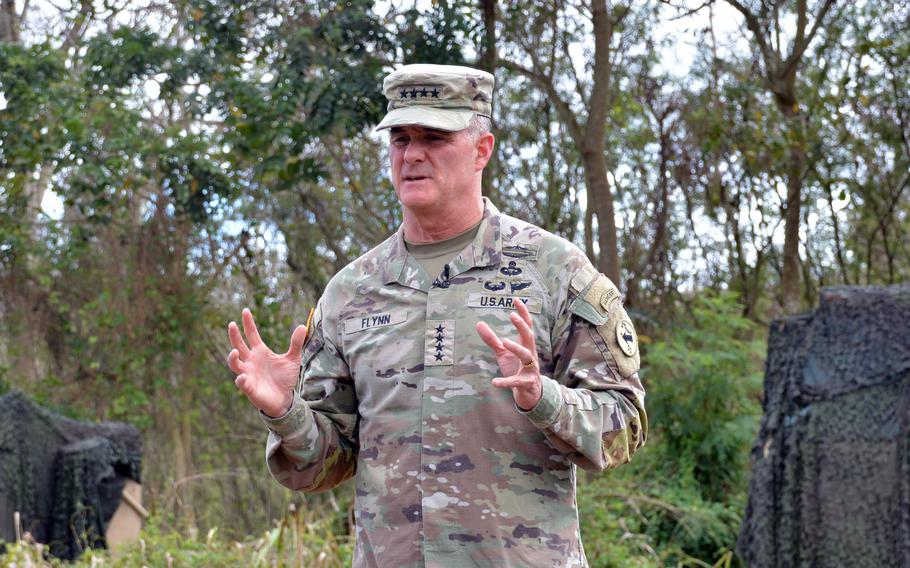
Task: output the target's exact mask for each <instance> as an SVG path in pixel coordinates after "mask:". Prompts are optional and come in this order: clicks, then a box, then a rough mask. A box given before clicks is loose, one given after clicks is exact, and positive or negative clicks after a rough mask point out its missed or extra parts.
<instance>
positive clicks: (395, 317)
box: [344, 312, 408, 335]
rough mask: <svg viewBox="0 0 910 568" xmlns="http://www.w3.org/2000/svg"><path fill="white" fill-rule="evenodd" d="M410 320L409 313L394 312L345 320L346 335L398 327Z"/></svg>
mask: <svg viewBox="0 0 910 568" xmlns="http://www.w3.org/2000/svg"><path fill="white" fill-rule="evenodd" d="M407 320H408V313H407V312H392V313H388V314H366V315H363V316H360V317H356V318H349V319H346V320H344V334H345V335H350V334H352V333H357V332H358V331H364V330H367V329H373V328H374V327H386V326H390V325H397V324H399V323H404V322H406V321H407Z"/></svg>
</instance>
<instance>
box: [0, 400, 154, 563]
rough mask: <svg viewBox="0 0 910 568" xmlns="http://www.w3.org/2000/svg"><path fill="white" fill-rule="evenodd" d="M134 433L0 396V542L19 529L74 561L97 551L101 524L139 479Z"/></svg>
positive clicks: (101, 540) (122, 426) (137, 443)
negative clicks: (15, 517)
mask: <svg viewBox="0 0 910 568" xmlns="http://www.w3.org/2000/svg"><path fill="white" fill-rule="evenodd" d="M140 464H141V449H140V439H139V431H138V430H137V429H136V428H135V427H133V426H130V425H128V424H121V423H115V422H102V423H99V424H90V423H85V422H78V421H75V420H70V419H68V418H64V417H61V416H58V415H56V414H53V413H51V412H49V411H48V410H46V409H43V408H41V407H40V406H38V405H37V404H35V403H34V402H32V401H31V400H29V399H28V398H27V397H26V396H25V395H23V394H22V393H21V392H18V391H14V392H12V393H10V394H8V395H6V396H3V397H0V539H2V540H5V541H8V542H11V541H13V540H14V539H15V527H14V525H13V513H14V511H19V513H20V514H21V525H22V529H23V531H28V532H29V533H31V534H32V536H33V537H34V538H35V539H36V540H37V541H39V542H44V543H48V544H49V545H50V550H51V553H52V554H53V555H54V556H57V557H60V558H67V559H73V558H75V557H76V556H78V555H79V554H80V553H81V552H82V551H83V550H84V549H85V548H86V547H89V546H91V547H95V548H98V547H103V546H105V542H104V532H105V530H106V528H107V523H108V522H109V521H110V519H111V516H112V515H113V514H114V511H115V510H116V509H117V506H118V505H119V503H120V495H121V492H122V489H123V486H124V485H125V484H126V481H127V480H128V479H132V480H134V481H136V482H139V475H140Z"/></svg>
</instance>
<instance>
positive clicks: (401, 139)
mask: <svg viewBox="0 0 910 568" xmlns="http://www.w3.org/2000/svg"><path fill="white" fill-rule="evenodd" d="M407 143H408V139H407V138H405V137H404V136H399V137H398V138H392V144H395V145H396V146H401V145H403V144H407Z"/></svg>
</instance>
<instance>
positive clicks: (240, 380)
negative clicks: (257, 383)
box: [234, 375, 252, 395]
mask: <svg viewBox="0 0 910 568" xmlns="http://www.w3.org/2000/svg"><path fill="white" fill-rule="evenodd" d="M234 384H235V385H237V388H239V389H240V390H242V391H243V392H244V394H247V395H249V394H250V392H251V390H252V386H251V385H250V382H249V381H248V380H247V376H246V375H237V378H236V379H234Z"/></svg>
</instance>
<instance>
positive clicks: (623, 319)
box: [597, 307, 641, 378]
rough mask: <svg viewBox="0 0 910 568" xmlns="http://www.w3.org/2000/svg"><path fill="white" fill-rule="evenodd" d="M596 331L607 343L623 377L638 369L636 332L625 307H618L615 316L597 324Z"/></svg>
mask: <svg viewBox="0 0 910 568" xmlns="http://www.w3.org/2000/svg"><path fill="white" fill-rule="evenodd" d="M597 333H598V334H599V335H600V337H601V338H602V339H603V340H604V343H606V344H607V349H608V350H609V351H610V354H611V355H612V356H613V360H614V361H616V366H617V367H618V370H619V374H620V375H622V377H623V378H625V377H628V376H629V375H631V374H633V373H635V372H636V371H638V369H639V367H640V366H641V355H640V354H639V352H638V334H637V333H635V327H634V326H633V325H632V320H631V319H630V318H629V314H627V313H626V310H625V308H623V307H620V308H619V310H618V312H617V313H616V316H615V317H612V318H610V320H609V321H607V322H606V323H604V324H602V325H599V326H597Z"/></svg>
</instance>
